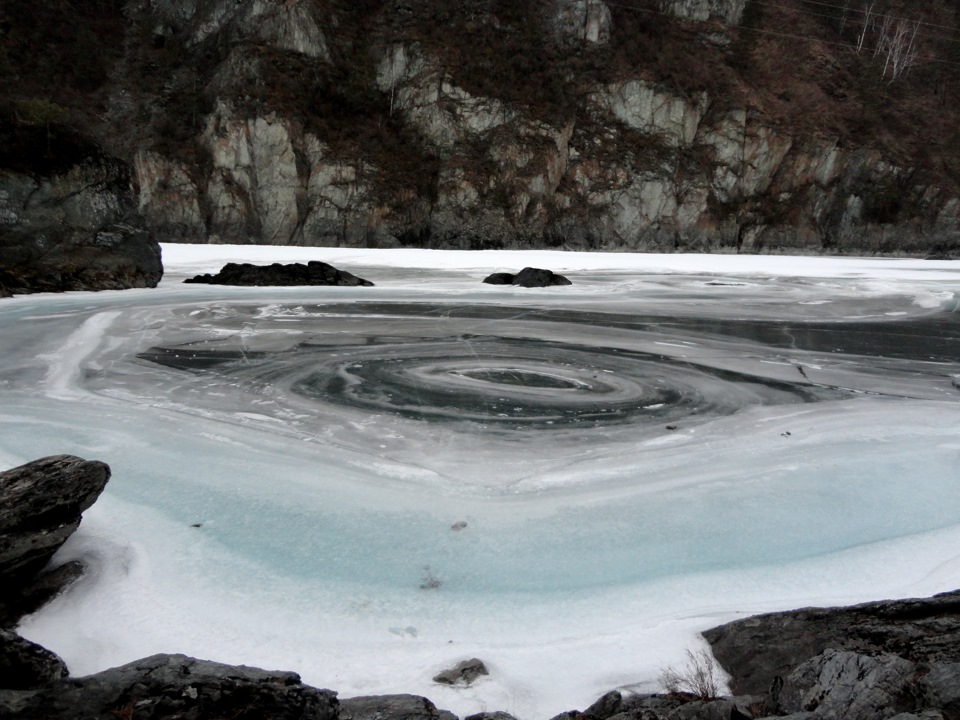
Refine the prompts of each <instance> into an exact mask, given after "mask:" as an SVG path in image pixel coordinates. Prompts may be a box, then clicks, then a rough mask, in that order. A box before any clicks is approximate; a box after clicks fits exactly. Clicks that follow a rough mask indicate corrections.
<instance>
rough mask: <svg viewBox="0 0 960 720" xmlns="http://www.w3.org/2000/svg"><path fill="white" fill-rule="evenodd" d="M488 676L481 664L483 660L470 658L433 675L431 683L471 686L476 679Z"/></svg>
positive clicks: (485, 667)
mask: <svg viewBox="0 0 960 720" xmlns="http://www.w3.org/2000/svg"><path fill="white" fill-rule="evenodd" d="M489 674H490V671H489V670H487V666H486V665H484V664H483V660H478V659H477V658H471V659H470V660H464V661H463V662H459V663H457V664H456V665H455V666H454V667H452V668H450V669H448V670H444V671H443V672H441V673H439V674H437V675H435V676H434V678H433V681H434V682H436V683H440V684H441V685H471V684H473V681H474V680H476V679H477V678H479V677H481V676H483V675H489Z"/></svg>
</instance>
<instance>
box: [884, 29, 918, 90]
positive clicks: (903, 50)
mask: <svg viewBox="0 0 960 720" xmlns="http://www.w3.org/2000/svg"><path fill="white" fill-rule="evenodd" d="M888 17H889V16H888ZM884 25H885V27H884V31H883V33H882V34H881V36H880V42H879V43H877V47H879V48H881V49H882V52H883V53H884V54H885V56H886V57H885V59H884V63H883V77H887V72H888V71H889V73H890V82H891V83H892V82H893V81H894V80H896V79H897V78H898V77H900V76H902V75H904V74H905V73H906V72H907V71H908V70H909V69H910V68H911V67H913V66H914V65H916V63H917V31H918V30H919V29H920V22H919V21H918V20H913V21H911V20H906V19H903V18H897V19H896V20H893V21H891V22H890V23H889V24H887V23H884Z"/></svg>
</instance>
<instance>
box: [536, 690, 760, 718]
mask: <svg viewBox="0 0 960 720" xmlns="http://www.w3.org/2000/svg"><path fill="white" fill-rule="evenodd" d="M761 700H762V699H761V698H755V697H743V698H714V699H706V700H704V699H702V698H700V697H698V696H696V695H690V694H686V693H671V694H669V695H660V694H639V695H626V696H625V695H623V694H622V693H620V692H619V691H617V690H614V691H612V692H609V693H607V694H606V695H604V696H603V697H601V698H600V699H598V700H597V701H596V702H595V703H593V704H592V705H591V706H590V707H589V708H587V709H586V710H584V711H583V712H579V711H576V710H571V711H569V712H565V713H561V714H560V715H556V716H555V717H554V718H552V720H749V719H750V718H752V717H754V715H753V714H752V712H751V709H750V708H751V707H752V706H754V705H758V704H759V702H760V701H761Z"/></svg>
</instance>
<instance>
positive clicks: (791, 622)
mask: <svg viewBox="0 0 960 720" xmlns="http://www.w3.org/2000/svg"><path fill="white" fill-rule="evenodd" d="M703 635H704V637H705V638H706V639H707V640H708V641H709V642H710V644H711V646H712V648H713V653H714V656H715V657H716V659H717V660H718V661H719V662H720V664H721V665H722V666H723V667H724V668H725V669H726V670H727V672H729V673H730V674H731V675H732V681H731V685H732V686H733V687H734V688H736V689H737V690H738V691H739V692H748V693H762V692H768V700H767V706H768V707H769V708H770V709H771V710H775V711H776V712H778V713H780V714H786V713H789V714H795V713H805V712H809V713H815V714H814V715H811V716H810V717H817V718H833V717H836V718H844V719H845V720H858V719H859V720H873V719H874V718H888V717H893V716H894V715H896V714H897V713H901V712H906V713H923V712H927V711H933V712H938V713H941V714H942V715H943V717H947V718H957V717H960V591H954V592H950V593H944V594H941V595H936V596H934V597H932V598H926V599H918V600H892V601H882V602H873V603H866V604H863V605H855V606H852V607H846V608H807V609H803V610H796V611H792V612H784V613H772V614H769V615H760V616H757V617H751V618H746V619H744V620H738V621H736V622H732V623H728V624H727V625H722V626H720V627H718V628H714V629H712V630H708V631H706V632H705V633H703Z"/></svg>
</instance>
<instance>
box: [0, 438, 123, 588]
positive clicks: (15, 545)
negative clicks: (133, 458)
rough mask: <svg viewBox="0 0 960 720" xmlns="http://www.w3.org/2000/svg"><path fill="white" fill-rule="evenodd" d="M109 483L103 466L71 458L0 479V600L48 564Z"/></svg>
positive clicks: (7, 473) (14, 471)
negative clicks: (0, 586) (0, 589)
mask: <svg viewBox="0 0 960 720" xmlns="http://www.w3.org/2000/svg"><path fill="white" fill-rule="evenodd" d="M109 479H110V468H109V466H107V464H106V463H102V462H99V461H96V460H84V459H83V458H79V457H75V456H73V455H53V456H51V457H46V458H43V459H40V460H35V461H33V462H30V463H27V464H26V465H21V466H20V467H16V468H13V469H11V470H7V471H5V472H2V473H0V585H2V587H3V588H4V590H3V591H0V596H3V595H8V594H12V593H14V592H16V587H17V586H18V585H19V584H21V583H23V582H24V581H25V580H26V579H28V578H29V577H30V576H31V575H34V574H35V573H37V572H38V571H39V570H41V569H42V568H43V566H44V565H46V564H47V562H48V561H49V560H50V558H51V557H52V556H53V554H54V553H55V552H56V551H57V549H58V548H59V547H60V546H61V545H62V544H63V543H64V541H65V540H66V539H67V538H68V537H70V535H71V534H72V533H73V531H74V530H76V529H77V527H78V526H79V525H80V513H82V512H83V511H84V510H86V509H87V508H88V507H90V506H91V505H92V504H93V502H94V501H95V500H96V499H97V497H99V495H100V493H101V492H102V491H103V488H104V486H105V485H106V484H107V480H109ZM0 599H2V597H0Z"/></svg>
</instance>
